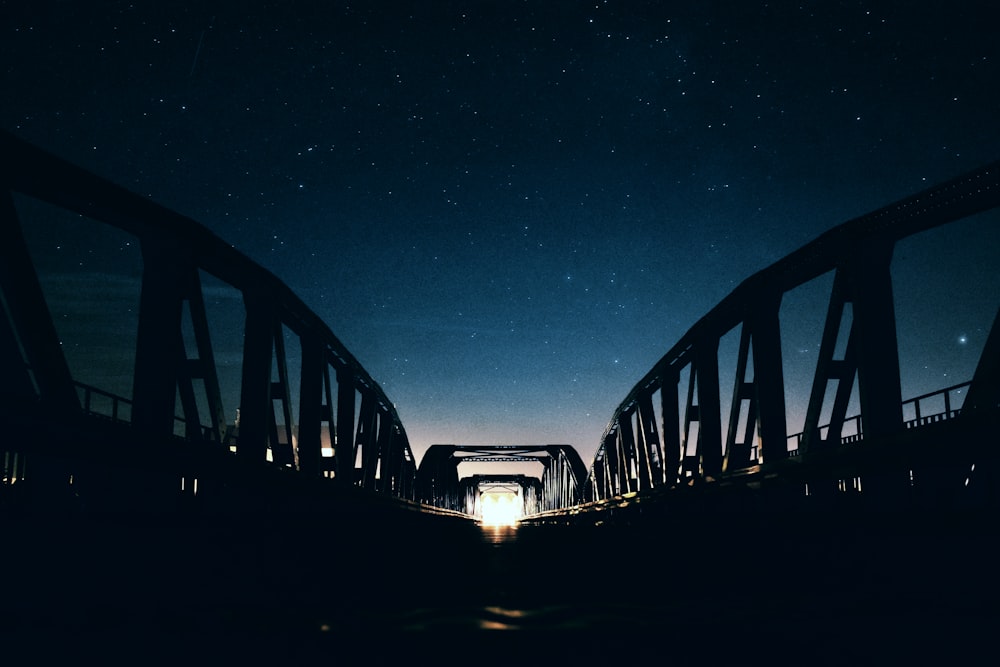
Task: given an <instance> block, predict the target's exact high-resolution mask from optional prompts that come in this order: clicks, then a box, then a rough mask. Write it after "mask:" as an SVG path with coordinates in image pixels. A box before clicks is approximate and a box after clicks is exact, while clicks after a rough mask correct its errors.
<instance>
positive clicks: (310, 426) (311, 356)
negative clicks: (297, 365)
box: [298, 335, 332, 476]
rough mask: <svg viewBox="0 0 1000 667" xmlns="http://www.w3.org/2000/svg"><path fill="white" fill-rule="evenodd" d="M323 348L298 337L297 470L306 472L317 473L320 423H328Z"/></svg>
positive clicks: (319, 342) (320, 432) (321, 433)
mask: <svg viewBox="0 0 1000 667" xmlns="http://www.w3.org/2000/svg"><path fill="white" fill-rule="evenodd" d="M327 386H329V375H328V366H327V363H326V349H325V348H324V346H323V343H322V342H321V341H320V340H319V339H317V338H314V337H312V336H307V335H304V336H302V371H301V374H300V376H299V438H298V457H299V470H300V471H301V472H302V473H303V474H306V475H310V476H317V475H319V474H320V463H321V460H320V459H321V457H322V449H323V424H324V423H327V424H331V423H332V418H331V417H329V415H328V414H327V413H328V412H329V407H330V405H329V395H326V396H325V398H326V400H325V401H324V389H326V387H327Z"/></svg>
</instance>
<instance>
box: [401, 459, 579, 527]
mask: <svg viewBox="0 0 1000 667" xmlns="http://www.w3.org/2000/svg"><path fill="white" fill-rule="evenodd" d="M462 463H522V464H523V463H540V464H541V465H542V475H541V478H540V479H538V478H535V477H532V476H529V475H508V476H507V477H505V478H504V477H499V478H498V477H497V476H496V475H482V476H480V475H466V476H464V477H460V475H459V470H458V466H459V465H460V464H462ZM585 476H586V467H585V466H584V463H583V460H582V459H581V458H580V455H579V454H578V453H577V451H576V450H575V449H574V448H573V447H571V446H570V445H544V446H538V447H531V446H520V445H492V446H481V445H431V446H430V447H429V448H428V449H427V451H426V452H425V453H424V458H423V461H422V462H421V464H420V469H419V470H418V471H417V495H418V498H419V500H420V501H421V502H423V503H426V504H428V505H433V506H435V507H442V508H446V509H450V510H454V511H457V512H465V513H467V514H472V515H475V514H476V513H477V512H476V509H475V508H477V507H478V503H479V495H480V487H481V486H483V485H485V484H491V483H493V484H497V483H499V484H504V483H505V484H514V483H516V484H517V486H518V487H519V492H518V495H519V497H520V498H521V501H522V504H523V508H522V509H523V514H526V515H530V514H536V513H538V512H543V511H548V510H559V509H564V508H567V507H571V506H573V505H576V504H577V500H578V498H579V497H580V484H581V483H582V481H583V479H584V477H585Z"/></svg>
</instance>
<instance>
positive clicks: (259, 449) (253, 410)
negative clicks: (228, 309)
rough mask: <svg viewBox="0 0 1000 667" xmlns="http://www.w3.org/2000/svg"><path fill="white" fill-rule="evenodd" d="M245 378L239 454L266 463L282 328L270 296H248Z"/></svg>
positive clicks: (246, 302) (244, 355)
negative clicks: (276, 354) (275, 356)
mask: <svg viewBox="0 0 1000 667" xmlns="http://www.w3.org/2000/svg"><path fill="white" fill-rule="evenodd" d="M244 303H245V305H246V323H245V325H244V333H243V379H242V387H241V390H240V430H239V441H238V443H237V447H236V455H237V456H239V457H241V458H243V459H246V460H249V461H263V460H264V458H265V455H266V452H267V447H268V432H269V430H270V422H271V421H272V420H273V418H274V417H273V414H274V409H273V407H272V404H271V366H272V363H273V362H272V358H271V354H272V350H273V348H274V328H275V326H280V324H279V323H278V319H277V316H276V314H275V312H274V310H273V307H272V306H271V302H270V300H269V299H268V298H267V295H264V294H257V293H250V292H246V293H244Z"/></svg>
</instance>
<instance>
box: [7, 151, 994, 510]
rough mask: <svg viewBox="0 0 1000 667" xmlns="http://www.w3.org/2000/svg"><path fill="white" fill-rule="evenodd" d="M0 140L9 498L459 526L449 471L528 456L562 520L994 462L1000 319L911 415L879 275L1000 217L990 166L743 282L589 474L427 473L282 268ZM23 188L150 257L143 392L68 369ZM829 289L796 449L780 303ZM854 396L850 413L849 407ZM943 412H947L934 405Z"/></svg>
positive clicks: (808, 491)
mask: <svg viewBox="0 0 1000 667" xmlns="http://www.w3.org/2000/svg"><path fill="white" fill-rule="evenodd" d="M0 141H2V149H3V172H2V174H3V180H4V188H3V191H4V201H3V202H2V204H0V206H2V210H0V223H2V225H0V233H2V235H3V236H2V238H0V253H2V255H0V260H2V261H0V287H2V295H3V306H4V317H3V318H0V363H2V369H3V374H4V378H5V380H4V383H3V391H4V394H5V400H4V401H3V407H2V409H3V410H4V423H5V424H6V425H7V433H8V436H7V438H6V441H7V442H6V444H5V445H4V454H3V466H4V468H3V479H4V480H5V484H6V485H8V486H9V485H11V483H12V482H14V481H16V480H24V479H28V478H34V480H35V482H36V485H37V486H42V485H48V486H49V491H53V488H52V487H53V485H54V486H56V487H59V486H63V485H65V484H69V483H70V480H72V485H73V486H74V493H75V495H80V494H83V495H87V496H91V497H92V498H93V500H94V501H95V502H97V501H98V499H99V498H100V499H101V500H100V502H112V503H113V502H114V501H113V500H112V499H113V498H115V497H118V498H119V499H121V498H124V497H129V498H130V500H129V501H128V502H129V503H133V502H138V501H137V500H136V498H138V497H142V498H143V500H142V502H150V503H153V504H154V505H156V504H158V503H163V502H167V503H168V504H169V503H170V502H173V501H174V500H176V498H175V497H176V496H177V495H178V492H179V494H180V495H191V496H193V495H198V496H200V497H201V498H203V499H204V498H211V497H213V495H222V496H225V495H226V494H228V493H238V492H237V491H236V490H237V489H244V487H246V489H249V488H253V491H252V492H250V495H252V496H260V495H263V496H265V497H266V496H267V493H266V492H263V491H262V489H260V488H257V486H256V485H257V484H258V483H264V482H260V480H263V479H272V480H279V479H280V481H281V483H280V484H276V485H272V486H279V487H280V486H288V484H289V481H288V480H289V478H290V474H291V473H294V479H295V480H296V482H295V483H298V482H302V483H303V485H304V486H310V487H315V488H324V487H323V486H322V485H318V484H317V481H318V480H320V479H323V480H327V481H328V482H329V483H328V484H326V485H325V486H328V487H330V488H334V487H336V488H339V489H341V490H343V489H345V488H357V489H361V490H366V491H370V492H373V493H375V494H379V495H382V496H385V497H388V498H394V499H397V500H399V501H402V502H408V503H411V504H415V505H422V506H424V507H425V508H431V507H433V508H439V509H443V510H449V511H455V512H462V513H466V512H469V511H470V509H471V508H472V507H474V506H475V500H474V498H475V495H476V493H477V491H476V488H477V487H476V484H477V482H476V480H475V479H473V478H469V479H466V480H464V481H463V480H462V479H460V477H459V474H458V465H459V464H460V463H462V462H483V461H491V462H511V463H524V462H538V463H541V464H542V468H543V473H542V475H541V478H540V480H538V481H537V483H536V482H527V481H525V483H524V486H523V489H522V493H521V496H522V498H523V501H524V503H525V507H524V509H525V514H528V515H530V514H535V513H539V512H541V513H545V514H546V515H547V516H549V517H551V516H553V515H555V514H559V513H563V514H573V515H576V514H579V513H580V512H581V511H586V510H588V509H595V508H599V507H601V506H602V504H608V505H609V506H611V505H616V504H618V505H620V504H621V502H620V500H621V499H622V498H624V497H626V496H628V497H633V496H634V495H635V494H650V496H651V497H659V496H661V495H663V493H664V492H667V491H669V490H670V489H680V488H684V489H689V488H695V487H697V488H702V487H704V486H705V485H706V484H714V486H715V487H718V488H720V489H721V488H730V489H731V488H732V487H739V488H744V489H754V490H760V489H762V488H766V489H768V490H772V489H773V490H780V493H778V494H777V495H779V496H785V495H788V494H789V493H791V494H792V495H796V496H798V495H802V496H806V495H810V496H817V497H826V496H830V495H831V494H834V495H835V494H836V493H837V492H842V491H843V490H845V488H846V487H851V488H852V489H853V490H859V487H862V485H863V492H864V494H865V495H866V496H867V497H869V498H875V497H886V498H888V497H895V498H897V499H898V498H899V497H901V494H902V495H905V496H913V495H915V494H916V495H920V496H921V497H923V498H925V499H930V498H934V499H937V500H940V499H941V497H942V494H944V495H952V496H954V495H955V494H961V493H964V492H965V490H966V489H968V487H969V486H972V487H974V488H981V487H983V486H988V485H986V484H984V483H980V482H977V480H978V479H980V478H983V477H984V476H985V473H984V472H983V470H984V469H983V468H982V467H981V468H980V470H979V473H978V474H974V473H975V470H974V469H973V467H974V466H975V465H976V463H977V461H979V460H980V459H983V460H985V459H989V458H990V457H991V456H992V451H993V449H995V448H991V447H988V446H986V444H985V443H987V442H990V441H991V438H992V436H991V435H990V431H989V430H988V429H990V426H989V425H990V424H992V423H993V420H994V419H995V417H996V414H995V413H996V410H997V404H998V402H1000V401H998V397H1000V370H998V369H1000V342H998V337H1000V333H998V331H997V329H998V327H997V326H996V324H995V323H994V326H993V329H992V331H991V333H990V335H989V337H988V340H987V342H986V344H985V346H984V348H983V351H982V354H981V359H980V361H979V364H978V367H977V369H976V372H975V375H974V377H973V378H971V380H969V381H968V382H965V383H963V384H960V385H955V386H950V387H946V388H942V389H941V390H940V391H937V392H932V393H930V394H927V395H923V396H917V397H910V398H907V399H906V400H904V397H903V396H902V395H901V389H900V387H901V382H900V368H899V353H898V340H897V333H896V322H895V315H894V304H893V285H892V277H891V273H890V262H891V259H892V256H893V250H894V247H895V245H896V244H897V243H898V242H899V241H901V240H903V239H905V238H907V237H910V236H913V235H916V234H919V233H920V232H924V231H926V230H929V229H931V228H934V227H938V226H942V225H946V224H948V223H951V222H954V221H956V220H960V219H963V218H967V217H970V216H973V215H976V214H979V213H982V212H985V211H989V210H991V209H995V208H996V207H997V206H998V202H1000V194H998V185H997V184H998V180H1000V177H998V172H1000V167H998V165H997V164H993V165H989V166H987V167H984V168H982V169H979V170H977V171H975V172H972V173H970V174H967V175H964V176H962V177H959V178H957V179H954V180H952V181H949V182H947V183H944V184H942V185H939V186H937V187H934V188H931V189H928V190H925V191H923V192H921V193H919V194H916V195H914V196H912V197H909V198H907V199H904V200H902V201H899V202H896V203H894V204H891V205H889V206H886V207H884V208H882V209H879V210H877V211H874V212H872V213H870V214H868V215H865V216H862V217H860V218H857V219H855V220H852V221H849V222H847V223H844V224H842V225H840V226H838V227H835V228H833V229H831V230H830V231H828V232H827V233H825V234H823V235H822V236H820V237H819V238H817V239H816V240H814V241H812V242H811V243H808V244H807V245H805V246H804V247H802V248H800V249H799V250H797V251H795V252H793V253H792V254H791V255H789V256H787V257H785V258H783V259H781V260H780V261H778V262H776V263H775V264H773V265H772V266H770V267H768V268H766V269H764V270H762V271H760V272H759V273H757V274H755V275H753V276H751V277H750V278H748V279H747V280H746V281H744V282H743V283H742V284H741V285H739V286H738V287H737V288H736V289H735V290H734V291H733V292H732V293H731V294H730V295H729V296H727V297H726V298H725V299H723V301H722V302H721V303H719V304H718V305H717V306H716V307H715V308H713V309H712V310H711V311H709V312H708V314H706V315H705V316H704V317H703V318H702V319H701V320H699V321H698V322H697V323H696V324H695V325H694V326H693V327H692V328H691V329H690V330H689V331H688V332H687V333H686V334H685V335H684V336H683V337H682V338H681V339H680V340H679V341H677V343H676V344H675V345H674V346H673V347H672V348H671V349H670V350H669V351H668V352H667V353H666V354H665V355H664V357H663V358H662V359H661V360H660V361H659V362H658V363H657V364H656V365H655V366H654V367H653V368H652V369H651V370H650V371H649V372H648V373H647V374H646V375H645V376H644V377H643V378H642V379H641V380H640V381H639V382H638V383H637V384H636V385H635V387H634V388H633V389H632V391H631V392H629V394H628V395H627V396H626V397H625V399H624V401H622V403H621V404H620V405H619V407H618V408H617V410H616V411H615V413H614V415H613V417H612V419H611V421H610V423H609V425H608V427H607V429H606V431H605V433H604V435H603V436H602V438H601V440H600V447H599V449H598V451H597V454H596V456H595V458H594V460H593V462H592V463H591V464H590V467H589V470H588V469H587V468H586V467H585V465H584V464H583V462H582V461H581V460H580V457H579V455H578V454H577V453H576V451H575V450H574V449H573V448H572V447H571V446H569V445H542V446H530V445H528V446H488V445H486V446H456V445H434V446H432V447H431V448H429V450H428V452H427V453H426V455H425V457H424V459H423V464H422V466H421V469H420V470H419V471H418V470H417V465H416V462H415V460H414V457H413V455H412V452H411V450H410V447H409V443H408V441H407V437H406V432H405V430H404V428H403V425H402V423H401V422H400V420H399V417H398V415H397V414H396V410H395V408H394V406H393V405H392V403H391V402H390V401H389V399H388V398H387V397H386V396H385V394H384V393H383V391H382V390H381V388H380V387H379V385H378V383H377V382H375V381H374V380H373V379H372V378H371V377H370V376H369V374H368V373H367V372H366V371H365V370H364V368H362V366H361V365H360V364H359V363H358V361H357V360H356V359H355V358H354V357H353V356H352V355H351V353H350V352H349V351H348V350H347V349H346V348H345V347H344V345H343V344H342V343H341V342H340V341H339V340H338V339H337V337H336V336H335V335H334V334H333V332H332V331H331V330H330V328H329V327H328V326H327V325H326V324H325V323H324V322H322V321H321V320H320V319H319V318H318V317H317V316H316V315H315V314H314V313H313V312H312V311H311V310H309V308H308V307H306V306H305V304H303V302H302V301H301V300H300V299H299V298H298V297H296V296H295V294H293V293H292V292H291V290H290V289H289V288H288V287H287V286H286V285H285V284H284V283H282V282H281V281H280V280H279V279H278V278H277V277H275V276H274V275H272V274H271V273H269V272H268V271H266V270H265V269H263V268H262V267H260V266H258V265H257V264H255V263H254V262H252V261H251V260H250V259H248V258H247V257H246V256H244V255H242V254H241V253H239V252H238V251H236V250H235V249H234V248H233V247H232V246H231V245H229V244H228V243H226V242H225V241H223V240H222V239H220V238H218V237H216V236H214V235H213V234H212V233H210V232H209V231H208V230H207V229H205V228H204V227H203V226H201V225H200V224H198V223H197V222H195V221H193V220H191V219H189V218H187V217H184V216H182V215H179V214H177V213H174V212H172V211H170V210H167V209H165V208H163V207H161V206H159V205H157V204H155V203H152V202H150V201H149V200H147V199H145V198H143V197H140V196H138V195H135V194H133V193H131V192H128V191H127V190H125V189H123V188H120V187H118V186H116V185H114V184H112V183H109V182H107V181H105V180H103V179H101V178H99V177H97V176H95V175H93V174H91V173H89V172H86V171H85V170H82V169H80V168H78V167H75V166H73V165H71V164H69V163H67V162H65V161H63V160H61V159H59V158H57V157H55V156H53V155H50V154H47V153H45V152H43V151H41V150H39V149H36V148H34V147H32V146H30V145H28V144H26V143H24V142H22V141H20V140H18V139H16V138H15V137H13V136H11V135H8V134H3V135H0ZM16 196H17V197H28V198H31V199H34V200H38V201H41V202H45V203H46V204H49V205H53V206H55V207H56V208H58V209H60V210H63V211H67V212H70V213H72V214H76V215H78V216H79V217H80V221H81V224H93V225H102V224H103V225H107V226H111V227H114V228H117V229H118V230H121V231H123V232H125V233H126V234H127V235H129V236H130V237H131V238H132V239H134V241H135V242H136V243H137V244H138V246H139V247H140V248H141V257H142V273H141V291H140V298H139V303H138V313H139V315H138V321H137V325H136V327H137V331H136V335H135V338H134V340H135V349H134V350H133V351H131V358H133V359H134V369H133V381H132V387H131V395H129V396H124V395H120V394H116V393H113V392H111V391H109V390H108V389H107V388H102V387H95V386H92V385H89V384H85V383H83V382H81V381H79V380H78V379H76V378H74V377H73V375H72V374H71V372H70V368H69V365H68V363H67V361H66V358H65V356H64V354H63V350H62V341H61V340H60V336H59V334H58V333H57V331H56V326H55V324H54V322H53V318H52V314H51V313H50V310H49V308H48V305H47V302H46V295H45V293H44V292H43V289H42V286H41V284H40V282H39V277H38V273H37V271H36V268H35V264H34V261H33V258H32V256H31V253H30V252H29V248H28V245H27V243H26V241H25V237H24V234H23V232H22V230H21V218H20V216H19V211H18V205H17V204H16V203H15V197H16ZM36 224H37V223H36ZM42 224H44V223H42ZM830 274H832V275H833V276H834V278H833V286H832V290H831V291H830V294H829V297H828V304H827V314H826V321H825V325H824V327H823V334H822V342H821V345H820V350H819V359H818V363H817V364H816V368H815V373H814V376H813V381H812V390H811V392H810V395H809V399H808V408H807V411H806V417H805V423H804V427H803V429H802V431H801V432H799V433H795V434H790V433H788V427H787V424H788V418H787V415H786V406H785V387H784V373H785V371H784V369H783V368H782V355H781V335H780V332H781V330H780V323H779V309H780V306H781V303H782V298H783V297H784V296H785V295H787V294H788V293H789V292H791V291H792V290H795V289H797V288H799V287H801V286H802V285H804V284H806V283H809V282H811V281H814V280H817V279H818V278H820V277H821V276H824V275H830ZM205 276H211V279H212V280H214V281H216V283H218V282H221V283H222V284H224V285H228V286H230V287H231V288H232V289H233V290H234V291H235V292H236V293H238V294H239V295H240V297H241V300H242V304H243V322H244V325H243V329H242V337H243V348H242V359H241V362H240V368H241V370H240V383H239V386H240V389H239V395H238V405H239V409H238V410H234V408H235V406H224V405H223V400H222V391H221V390H220V381H219V374H218V367H219V365H218V364H217V362H216V359H215V356H216V346H215V345H214V344H213V343H214V341H213V340H212V337H211V331H210V326H209V320H210V319H211V317H212V313H211V312H210V309H209V308H208V306H207V305H206V302H207V300H206V296H205V288H204V287H203V282H204V280H205V278H204V277H205ZM735 331H738V332H739V351H738V355H737V359H736V364H735V373H734V377H735V381H734V384H733V386H732V387H723V386H722V385H721V383H720V381H719V377H720V362H719V354H718V351H719V344H720V340H721V339H722V338H723V337H724V336H726V335H727V334H730V333H732V332H735ZM838 339H841V340H838ZM289 341H293V342H294V345H290V344H289ZM289 347H294V349H295V350H296V354H295V355H294V358H292V356H291V355H290V354H289V350H288V348H289ZM292 367H295V369H296V370H297V374H298V375H297V378H293V377H292V375H293V374H292V373H291V372H290V368H292ZM682 386H683V387H684V389H685V391H684V392H683V395H682V394H681V393H680V389H679V388H680V387H682ZM855 391H856V393H857V396H858V399H859V403H860V413H859V414H854V415H851V416H848V414H847V410H848V404H849V400H850V398H851V396H852V392H855ZM959 396H962V398H961V399H957V397H959ZM293 397H294V398H293ZM956 400H957V403H958V404H959V405H957V406H956ZM831 403H832V408H831V409H829V410H828V411H827V412H828V413H829V418H828V420H827V423H822V424H821V423H820V422H821V414H823V412H824V405H827V406H829V405H830V404H831ZM932 403H933V404H935V405H939V406H943V407H939V408H938V409H937V410H936V411H934V412H928V408H927V406H928V405H930V404H932ZM654 406H655V407H654ZM724 406H728V416H729V417H728V421H727V423H725V424H724V423H722V415H723V414H724V413H723V411H722V408H723V407H724ZM227 408H228V410H229V412H227ZM140 443H141V444H140ZM942 443H947V445H943V444H942ZM29 461H31V463H29ZM109 467H110V468H117V467H126V468H130V469H139V470H142V471H143V475H142V480H143V481H142V483H141V484H139V485H138V488H136V485H135V484H133V483H130V482H128V481H126V479H125V478H127V476H124V475H117V474H109V473H108V468H109ZM987 467H989V466H987ZM29 470H30V471H31V472H28V471H29ZM279 472H280V475H279ZM276 475H279V476H276ZM251 479H253V480H258V481H255V482H253V483H250V482H249V481H248V480H251ZM248 484H249V486H247V485H248ZM264 484H265V486H268V485H270V482H267V483H264ZM118 487H123V488H118ZM124 487H128V488H124ZM913 489H915V490H916V491H913ZM167 498H170V500H169V501H167V500H166V499H167Z"/></svg>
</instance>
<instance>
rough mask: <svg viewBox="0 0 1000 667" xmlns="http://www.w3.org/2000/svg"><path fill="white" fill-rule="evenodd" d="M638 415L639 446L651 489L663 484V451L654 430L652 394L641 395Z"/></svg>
mask: <svg viewBox="0 0 1000 667" xmlns="http://www.w3.org/2000/svg"><path fill="white" fill-rule="evenodd" d="M636 414H637V415H638V417H637V421H638V424H639V433H640V434H641V440H640V443H641V444H640V446H641V447H642V450H643V452H644V454H645V457H646V460H647V461H649V466H648V469H649V484H650V486H651V487H655V486H659V485H660V484H662V483H663V451H662V450H661V448H660V437H659V434H658V433H657V428H656V413H655V412H654V411H653V395H652V393H646V394H643V395H642V396H641V397H640V398H639V404H638V407H637V408H636Z"/></svg>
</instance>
